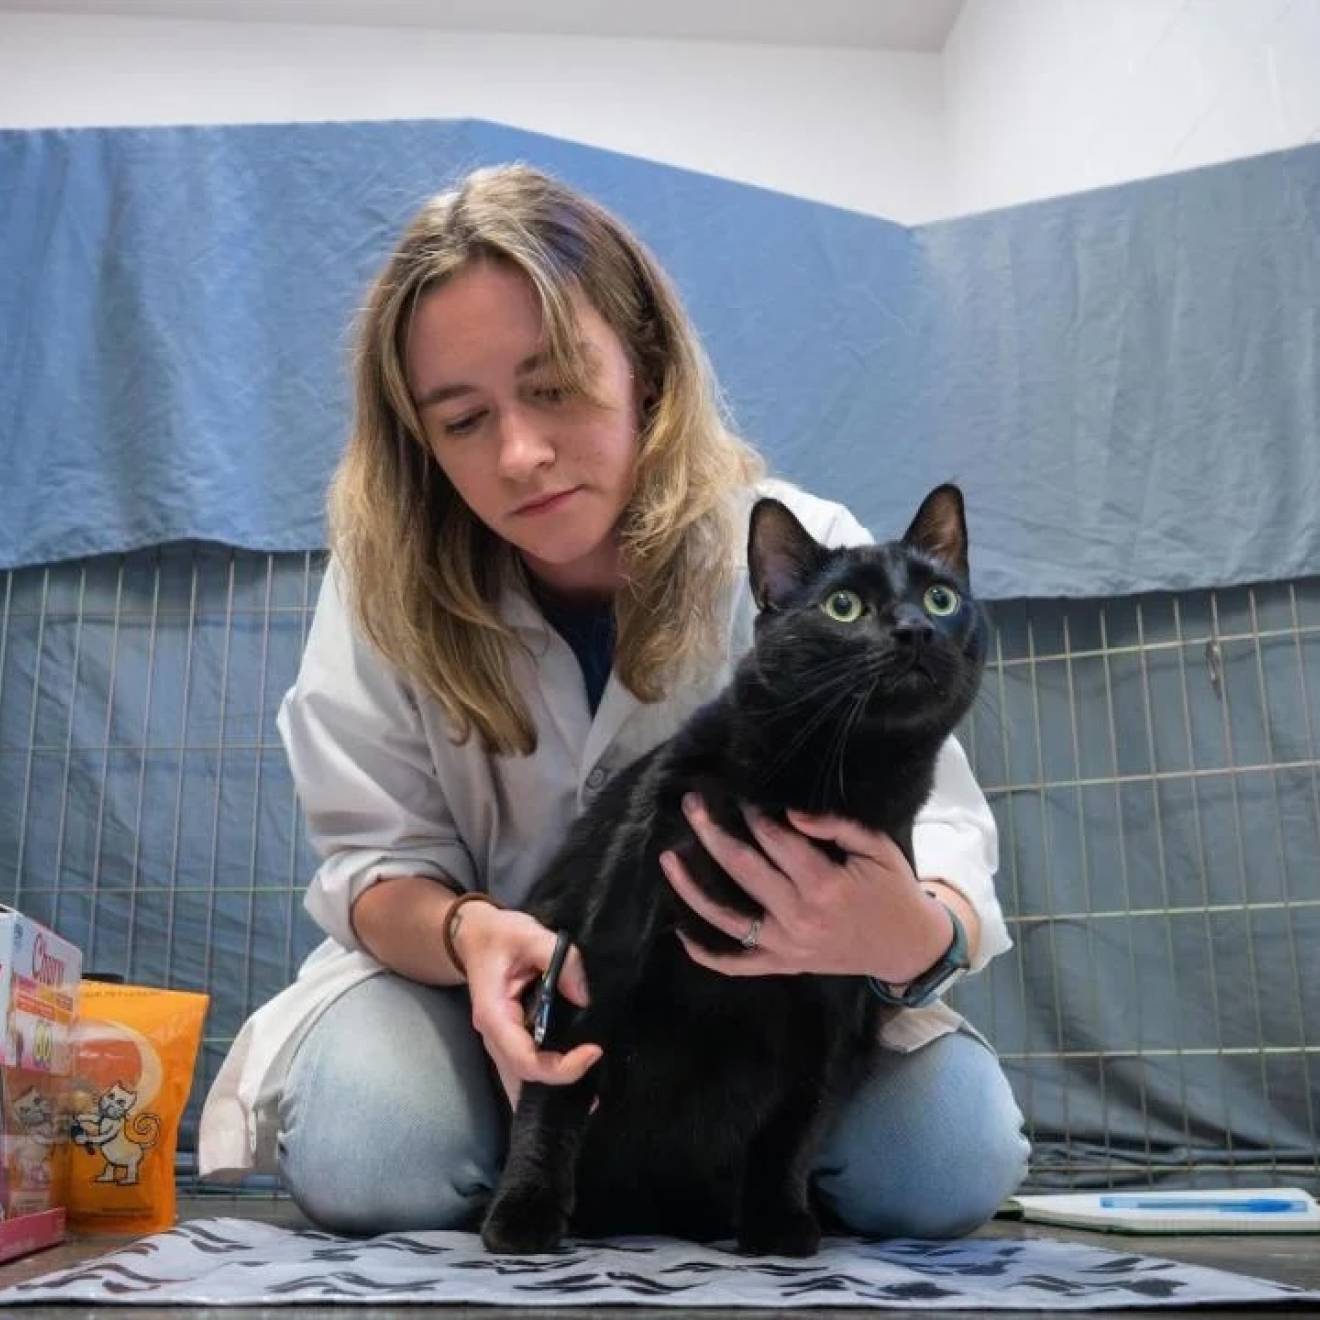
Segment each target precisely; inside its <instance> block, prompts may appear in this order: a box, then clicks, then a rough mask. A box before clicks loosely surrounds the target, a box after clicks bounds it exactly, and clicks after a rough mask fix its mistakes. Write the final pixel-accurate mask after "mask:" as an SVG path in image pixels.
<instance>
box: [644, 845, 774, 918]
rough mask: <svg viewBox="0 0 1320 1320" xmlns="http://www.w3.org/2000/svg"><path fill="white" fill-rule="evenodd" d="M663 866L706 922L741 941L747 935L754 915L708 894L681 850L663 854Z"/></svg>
mask: <svg viewBox="0 0 1320 1320" xmlns="http://www.w3.org/2000/svg"><path fill="white" fill-rule="evenodd" d="M660 869H661V870H662V871H663V872H664V873H665V878H666V879H667V880H668V881H669V883H670V884H671V885H672V886H673V888H674V890H675V892H676V893H677V894H678V896H679V898H681V899H682V900H683V902H684V903H686V904H687V905H688V907H690V908H691V909H692V910H693V912H695V913H696V914H697V916H699V917H700V918H701V919H702V920H703V921H705V922H708V923H709V924H710V925H712V926H714V927H715V929H716V930H720V931H723V932H724V933H725V934H726V935H728V936H729V937H730V938H731V939H735V940H740V939H742V937H743V936H744V935H746V934H747V928H748V926H749V925H750V924H751V918H750V917H747V916H744V915H743V913H741V912H735V911H734V910H733V909H732V908H726V907H725V906H724V905H723V904H722V903H717V902H715V900H714V899H713V898H710V897H708V896H707V894H706V893H705V891H704V890H702V889H701V888H700V886H698V885H697V884H696V883H695V882H694V881H693V879H692V877H691V876H690V875H689V874H688V871H687V867H685V866H684V865H683V862H682V859H681V858H680V857H679V856H678V854H677V853H675V852H672V851H666V852H663V853H661V854H660Z"/></svg>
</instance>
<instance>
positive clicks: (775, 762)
mask: <svg viewBox="0 0 1320 1320" xmlns="http://www.w3.org/2000/svg"><path fill="white" fill-rule="evenodd" d="M850 695H851V693H850V692H849V691H843V692H840V693H839V694H838V695H837V696H835V697H832V698H831V699H830V700H829V701H827V702H826V703H825V704H824V705H823V706H821V707H820V709H819V710H817V711H815V712H814V713H813V714H812V715H811V716H809V717H808V718H807V719H806V720H805V721H804V722H803V725H802V727H801V728H800V729H799V730H798V731H797V733H795V734H794V735H793V737H792V738H790V739H789V741H788V743H787V744H786V745H785V747H784V748H783V749H782V750H781V751H780V752H779V754H778V755H776V756H774V757H772V758H771V760H770V762H769V764H767V765H766V767H765V769H764V770H762V772H761V775H760V782H761V783H765V782H766V781H767V780H770V779H773V778H774V776H775V775H776V774H778V772H779V771H780V770H781V769H782V768H783V767H784V766H785V765H786V764H787V763H788V760H789V758H790V757H792V756H793V755H794V754H795V753H796V752H797V751H798V750H799V749H800V748H801V747H802V746H803V745H804V744H805V743H806V742H807V741H808V740H809V739H810V738H811V737H812V736H813V735H814V734H815V733H816V731H817V730H818V729H819V728H820V726H821V725H822V724H824V723H825V721H826V720H828V719H829V718H830V716H831V715H833V714H834V712H835V710H836V709H837V708H838V707H839V706H841V705H843V703H844V702H846V701H847V700H848V698H849V696H850Z"/></svg>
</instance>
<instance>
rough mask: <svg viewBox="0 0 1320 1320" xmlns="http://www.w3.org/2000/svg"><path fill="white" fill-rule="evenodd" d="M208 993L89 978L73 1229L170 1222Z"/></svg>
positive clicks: (74, 1119)
mask: <svg viewBox="0 0 1320 1320" xmlns="http://www.w3.org/2000/svg"><path fill="white" fill-rule="evenodd" d="M209 1002H210V1001H209V996H207V995H201V994H192V993H189V992H187V991H182V990H157V989H154V988H153V987H150V986H143V985H111V984H107V983H103V982H100V981H83V983H82V992H81V1002H80V1011H81V1018H80V1021H79V1024H78V1029H77V1033H76V1043H77V1064H76V1066H75V1070H74V1078H73V1086H72V1094H71V1102H72V1112H71V1113H70V1115H69V1130H70V1136H71V1138H72V1142H73V1145H72V1149H71V1151H70V1155H69V1182H68V1211H69V1227H70V1228H71V1229H77V1230H81V1231H83V1232H92V1233H96V1232H101V1233H153V1232H156V1231H158V1230H159V1229H162V1228H170V1227H171V1226H172V1225H173V1224H174V1214H175V1194H174V1150H175V1147H176V1145H177V1144H178V1139H179V1120H180V1119H181V1118H182V1117H183V1110H184V1106H185V1105H186V1104H187V1103H188V1092H189V1090H190V1089H191V1087H192V1075H193V1063H194V1061H195V1060H196V1058H197V1048H198V1046H199V1045H200V1044H201V1039H202V1020H203V1019H204V1018H205V1016H206V1006H207V1004H208V1003H209Z"/></svg>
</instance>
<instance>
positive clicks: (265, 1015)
mask: <svg viewBox="0 0 1320 1320" xmlns="http://www.w3.org/2000/svg"><path fill="white" fill-rule="evenodd" d="M757 493H763V494H772V495H774V496H776V497H777V498H779V499H782V500H783V501H784V502H785V503H786V504H788V505H789V506H790V507H791V508H792V509H793V511H794V512H795V513H796V514H797V516H798V517H799V519H800V520H801V521H802V523H803V525H804V526H805V527H806V528H807V530H808V531H810V532H811V533H812V534H813V535H814V536H815V537H816V539H817V540H819V541H821V542H822V543H825V544H828V545H859V544H865V543H867V542H869V541H870V540H871V537H870V536H869V535H868V534H867V532H866V529H865V528H863V527H862V526H861V524H860V523H858V522H857V520H856V519H855V518H854V517H853V516H852V514H850V513H849V512H848V510H847V509H845V508H844V507H842V506H841V505H838V504H831V503H828V502H826V501H823V500H819V499H816V498H815V497H814V496H811V495H808V494H806V493H804V492H802V491H800V490H798V489H797V488H796V487H793V486H789V485H787V484H786V483H783V482H778V481H765V482H762V483H761V484H760V486H759V487H758V492H757ZM750 504H751V500H750V498H749V499H748V501H747V508H748V509H749V510H750ZM499 609H500V613H501V616H502V617H503V618H504V619H505V620H506V621H507V622H508V623H509V625H510V626H511V627H512V628H513V629H514V630H515V631H516V633H517V635H518V636H519V638H520V639H521V640H523V641H524V642H526V643H527V646H528V648H529V652H524V651H523V650H522V648H514V650H513V653H512V664H513V670H514V676H515V681H516V683H517V685H518V688H519V690H520V691H521V692H522V694H523V696H524V697H525V699H526V700H527V702H528V704H529V707H530V710H531V716H532V719H533V721H534V723H535V726H536V729H537V732H538V743H537V747H536V751H535V752H534V753H532V754H531V755H530V756H492V755H490V754H488V753H487V752H486V751H485V750H484V749H483V748H482V746H481V743H480V741H479V740H478V739H476V738H471V739H469V740H468V741H467V742H465V743H463V744H456V743H454V742H453V741H452V740H451V738H450V736H449V725H448V722H447V720H446V718H445V716H444V714H443V712H442V710H441V709H440V707H439V705H438V704H437V703H436V702H435V701H434V700H432V699H431V698H430V697H428V696H426V695H425V694H424V693H422V692H420V691H419V690H418V689H417V688H415V687H414V686H413V684H411V683H410V682H409V681H408V680H407V679H406V678H405V677H404V676H403V675H402V674H401V673H399V672H398V671H397V670H396V669H395V668H394V667H393V666H391V665H390V664H389V663H388V662H387V661H386V660H384V658H383V657H382V656H381V655H380V653H379V652H378V651H377V650H376V649H375V648H374V647H373V646H372V645H371V644H370V643H369V642H367V641H365V640H364V639H363V638H361V636H360V635H359V633H358V631H357V629H356V628H355V626H354V624H353V622H352V620H351V616H350V613H349V609H348V606H347V603H346V600H345V592H344V586H343V583H342V574H341V570H340V568H339V567H338V565H337V564H336V563H334V562H333V561H332V562H331V564H330V566H329V568H328V570H327V572H326V575H325V579H324V582H323V583H322V587H321V594H320V598H319V600H318V601H317V606H316V615H315V618H314V620H313V623H312V627H311V632H310V634H309V636H308V639H307V648H306V651H305V652H304V654H303V659H302V665H301V667H300V669H299V672H298V678H297V682H296V683H295V684H294V686H293V687H292V688H291V689H290V690H289V692H288V693H287V694H286V696H285V698H284V701H283V703H282V705H281V707H280V713H279V720H278V724H279V730H280V734H281V736H282V737H283V740H284V745H285V748H286V749H287V751H288V755H289V762H290V765H291V766H292V770H293V777H294V781H295V783H296V785H297V789H298V793H299V797H300V799H301V801H302V805H303V808H304V810H305V812H306V815H307V827H308V834H309V837H310V839H311V842H312V844H313V846H314V847H315V848H316V850H317V851H318V852H319V853H320V855H321V856H322V857H323V858H324V859H325V860H324V861H323V862H322V864H321V866H320V868H319V869H318V870H317V872H316V874H315V875H314V876H313V877H312V880H311V883H310V885H309V886H308V889H307V893H306V896H305V898H304V903H305V905H306V908H307V911H308V912H309V913H310V914H311V916H312V918H313V919H314V920H315V921H316V923H317V925H319V926H320V927H321V928H322V930H324V931H325V933H326V935H327V936H328V938H327V939H326V940H325V941H324V942H323V943H322V944H321V945H320V946H319V947H318V948H317V949H316V950H314V951H313V953H312V954H311V955H310V956H309V957H308V958H307V960H306V962H304V964H303V966H302V967H301V968H300V969H299V972H298V978H297V980H296V981H295V982H294V983H293V985H291V986H290V987H289V988H288V989H287V990H284V991H283V992H282V993H280V994H279V995H277V996H276V997H275V998H274V999H272V1000H271V1001H270V1002H269V1003H268V1004H266V1005H265V1006H264V1007H263V1008H262V1009H260V1010H259V1011H258V1012H256V1013H255V1014H253V1016H252V1017H251V1018H250V1019H249V1020H248V1021H247V1023H245V1024H244V1026H243V1028H242V1030H241V1031H240V1032H239V1034H238V1037H237V1039H236V1040H235V1041H234V1044H233V1047H232V1048H231V1050H230V1052H229V1055H228V1057H227V1058H226V1059H225V1062H224V1064H223V1065H222V1067H221V1069H220V1072H219V1075H218V1076H217V1077H216V1080H215V1083H214V1085H213V1086H212V1088H211V1091H210V1094H209V1095H208V1097H207V1100H206V1105H205V1107H204V1109H203V1112H202V1120H201V1129H200V1140H199V1145H200V1150H199V1165H200V1171H201V1173H202V1175H203V1176H208V1175H222V1176H223V1175H225V1174H229V1175H231V1176H232V1175H236V1174H241V1173H242V1172H244V1171H246V1170H248V1169H260V1170H273V1168H274V1139H275V1133H276V1123H277V1114H276V1105H277V1102H278V1099H279V1092H280V1087H281V1086H282V1084H283V1080H284V1075H285V1072H286V1070H287V1067H288V1063H289V1060H290V1059H291V1057H292V1055H293V1051H294V1050H295V1049H296V1047H297V1044H298V1042H299V1041H300V1040H301V1039H302V1037H303V1035H304V1033H305V1032H306V1031H307V1029H308V1028H309V1027H310V1026H311V1024H312V1023H313V1022H315V1020H316V1019H317V1017H318V1016H319V1015H320V1014H321V1013H322V1012H323V1011H324V1010H325V1008H326V1007H327V1006H328V1005H329V1004H331V1003H332V1002H333V1001H334V1000H335V998H336V997H337V996H339V995H341V994H343V992H344V991H345V990H347V989H349V988H350V987H351V986H353V985H356V984H357V983H358V982H360V981H361V980H363V979H364V978H366V977H369V976H372V975H375V974H376V973H378V972H379V971H381V970H382V969H381V966H380V964H379V963H377V962H376V961H375V959H373V958H372V957H371V955H370V954H368V953H367V952H366V951H365V950H364V949H363V948H362V947H361V945H360V944H359V943H358V941H357V939H356V938H355V936H354V933H353V928H352V925H351V923H350V921H349V911H350V909H351V908H352V905H353V901H354V900H355V899H356V898H357V896H358V895H359V894H361V893H362V891H363V890H364V889H366V888H367V887H368V886H369V885H371V884H373V883H374V882H375V881H376V880H378V879H380V878H382V877H386V876H393V875H414V874H418V875H430V876H435V877H437V878H444V877H447V878H448V879H449V880H450V881H451V882H453V883H456V884H457V885H458V886H460V887H462V888H463V889H472V888H479V889H485V890H489V892H490V893H491V894H493V895H494V896H495V897H497V898H498V899H500V900H501V901H502V902H504V903H506V904H515V905H516V904H517V903H519V902H520V901H521V900H522V899H523V898H524V897H525V896H526V894H527V892H528V889H529V888H530V886H531V884H532V882H533V880H534V879H535V877H536V876H537V874H538V873H539V872H540V871H541V870H542V869H543V868H544V866H545V865H546V863H547V862H548V861H549V859H550V857H551V856H552V854H553V853H554V851H555V849H556V848H557V846H558V844H559V842H560V840H561V839H562V837H563V834H564V831H565V828H566V827H567V825H568V824H569V822H570V821H571V820H572V819H573V818H574V817H575V816H577V815H578V813H579V812H581V811H582V809H583V808H584V807H585V806H586V805H587V804H588V803H589V802H590V801H591V800H592V798H593V797H594V796H595V795H596V794H597V793H598V792H599V791H600V788H601V786H602V785H603V784H604V783H605V782H606V780H607V779H608V777H609V776H610V775H611V774H613V773H614V772H616V771H617V770H619V769H621V768H623V767H624V766H626V765H628V764H629V763H630V762H631V761H633V760H634V759H636V758H637V757H638V756H641V755H642V754H643V753H644V752H646V751H649V750H650V749H651V748H652V747H654V746H655V745H656V744H657V743H659V742H661V741H663V740H664V739H665V738H667V737H669V736H670V735H671V734H672V733H674V732H675V730H676V729H677V728H678V727H679V725H680V724H681V723H682V722H683V720H684V719H685V718H686V717H687V716H688V715H689V714H691V712H692V711H694V710H695V709H696V708H697V707H698V706H699V705H701V704H702V703H703V702H704V701H706V700H708V699H709V698H710V697H711V696H713V695H714V694H715V693H716V692H717V691H718V690H719V688H720V687H722V686H723V685H724V683H725V682H726V681H727V679H728V677H729V674H730V671H731V667H732V665H733V664H734V663H735V662H736V661H737V659H738V657H739V656H741V655H742V654H743V653H744V652H745V651H746V650H747V649H748V647H749V646H750V644H751V640H752V621H753V618H754V617H755V612H756V610H755V605H754V602H753V601H752V596H751V592H750V590H749V588H748V584H747V566H746V562H745V557H744V555H743V553H742V552H740V554H739V564H738V572H737V574H736V576H735V580H734V582H733V584H732V587H731V590H730V594H729V599H728V602H727V615H726V617H727V627H728V639H729V640H728V647H727V650H726V652H725V655H726V657H727V659H726V661H725V662H724V664H723V665H722V666H720V667H719V668H718V669H715V670H714V671H713V672H711V673H710V674H709V675H708V677H707V679H706V680H704V681H701V682H697V683H691V684H687V685H683V686H682V687H681V688H680V690H678V691H676V692H674V693H673V694H672V695H671V696H669V697H667V698H666V699H665V700H663V701H661V702H658V703H654V704H649V705H648V704H644V703H642V702H639V701H638V700H637V699H636V698H635V697H634V696H632V694H631V693H629V692H628V691H627V689H626V688H624V687H623V686H622V684H621V683H620V682H619V681H618V678H617V676H615V675H614V674H611V675H610V677H609V681H608V683H607V684H606V687H605V691H604V694H603V696H602V698H601V701H600V705H599V708H598V709H597V711H596V714H595V717H594V718H593V717H592V715H591V712H590V710H589V708H588V705H587V699H586V693H585V689H584V686H583V682H582V674H581V671H580V669H579V666H578V662H577V659H576V658H575V656H574V655H573V652H572V651H571V650H570V649H569V647H568V644H567V643H566V642H565V641H564V640H563V639H562V638H561V637H560V636H559V635H558V633H556V632H555V631H554V630H553V629H552V628H550V627H549V626H548V625H547V624H546V623H545V621H544V619H543V618H542V616H541V614H540V612H539V611H538V610H537V609H536V607H535V606H534V605H533V603H532V602H531V601H530V599H529V598H528V597H527V596H526V595H525V594H523V593H522V592H521V591H519V590H517V589H515V588H512V587H510V588H508V589H506V590H505V592H504V593H503V595H502V596H501V599H500V602H499ZM913 850H914V853H915V856H916V862H917V870H918V873H919V874H921V875H924V876H931V877H936V876H938V877H939V878H941V879H943V880H945V881H947V882H948V883H949V884H951V885H953V886H955V887H956V888H958V889H959V890H960V891H961V892H962V893H963V894H965V895H966V897H967V899H968V901H969V902H970V903H971V904H972V905H973V907H975V909H976V911H977V914H978V915H979V917H980V919H981V940H980V947H979V950H978V954H977V958H976V962H975V964H974V966H973V969H972V970H973V971H976V970H979V969H980V968H981V967H983V966H984V965H985V964H986V963H987V962H988V961H989V960H990V959H991V958H993V957H994V956H995V955H996V954H999V953H1002V952H1003V951H1004V950H1005V949H1007V948H1009V947H1010V946H1011V941H1010V940H1009V937H1008V932H1007V930H1006V929H1005V926H1004V919H1003V915H1002V913H1001V911H1000V908H999V903H998V900H997V899H996V897H995V892H994V888H993V876H994V872H995V868H996V866H997V864H998V857H997V843H996V834H995V825H994V819H993V817H992V816H991V814H990V811H989V808H988V807H987V805H986V802H985V798H984V797H983V796H982V794H981V791H980V789H979V788H978V787H977V785H976V782H975V780H974V779H973V777H972V774H971V771H970V769H969V768H968V764H967V759H966V757H965V756H964V754H963V751H962V749H961V747H959V746H958V744H957V742H956V741H954V740H950V742H949V743H948V744H947V745H946V747H945V749H944V751H943V753H942V754H941V756H940V759H939V763H938V766H937V769H936V777H935V787H934V792H933V793H932V796H931V799H930V801H929V802H928V803H927V805H926V806H925V808H924V809H923V810H922V812H921V814H920V816H919V817H918V819H917V823H916V827H915V829H914V832H913ZM961 1022H962V1019H961V1018H960V1017H959V1016H958V1015H957V1014H956V1013H954V1012H953V1011H952V1010H951V1009H950V1008H948V1007H947V1006H946V1005H944V1004H942V1003H937V1004H934V1005H932V1006H930V1007H927V1008H921V1009H907V1010H905V1011H903V1012H901V1013H899V1014H898V1015H897V1016H896V1017H895V1018H894V1019H892V1020H891V1021H890V1022H889V1023H887V1024H886V1026H885V1028H884V1031H883V1033H882V1040H883V1042H884V1043H885V1044H886V1045H888V1046H890V1047H892V1048H895V1049H898V1050H903V1051H907V1050H912V1049H915V1048H917V1047H918V1046H920V1045H922V1044H924V1043H926V1042H927V1041H929V1040H932V1039H934V1038H935V1037H937V1036H940V1035H942V1034H944V1033H945V1032H948V1031H951V1030H953V1029H955V1028H956V1027H957V1026H959V1025H960V1024H961Z"/></svg>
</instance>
